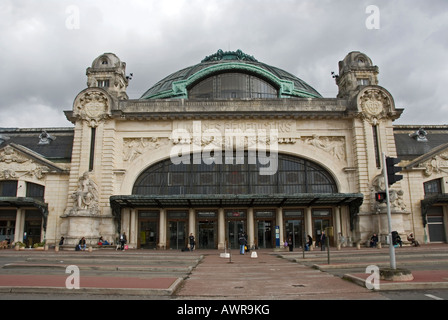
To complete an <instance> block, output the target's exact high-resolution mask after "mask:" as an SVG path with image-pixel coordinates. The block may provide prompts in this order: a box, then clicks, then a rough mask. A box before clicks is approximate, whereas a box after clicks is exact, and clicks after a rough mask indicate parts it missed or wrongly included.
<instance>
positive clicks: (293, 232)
mask: <svg viewBox="0 0 448 320" xmlns="http://www.w3.org/2000/svg"><path fill="white" fill-rule="evenodd" d="M302 228H303V220H287V221H286V228H285V231H286V233H285V238H286V240H288V238H289V237H292V243H293V247H294V248H299V247H301V246H302V245H303V231H302Z"/></svg>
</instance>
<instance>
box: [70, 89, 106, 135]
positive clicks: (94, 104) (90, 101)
mask: <svg viewBox="0 0 448 320" xmlns="http://www.w3.org/2000/svg"><path fill="white" fill-rule="evenodd" d="M109 108H110V107H109V99H108V97H107V95H106V94H105V93H103V92H101V91H94V90H91V91H87V92H85V93H83V94H82V95H81V96H79V97H78V98H77V99H76V101H75V104H74V110H73V111H74V114H75V115H76V116H78V117H79V118H80V119H82V120H84V121H87V122H88V123H89V126H90V127H92V128H96V127H97V126H98V124H99V123H100V122H101V121H105V120H106V119H108V118H109V117H110V112H109Z"/></svg>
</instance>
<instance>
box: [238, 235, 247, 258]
mask: <svg viewBox="0 0 448 320" xmlns="http://www.w3.org/2000/svg"><path fill="white" fill-rule="evenodd" d="M238 244H239V245H240V254H244V251H245V247H246V245H247V238H246V234H245V233H244V232H241V233H240V234H239V235H238Z"/></svg>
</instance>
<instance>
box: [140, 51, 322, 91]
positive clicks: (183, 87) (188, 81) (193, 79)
mask: <svg viewBox="0 0 448 320" xmlns="http://www.w3.org/2000/svg"><path fill="white" fill-rule="evenodd" d="M231 73H232V74H244V75H248V76H251V77H253V78H256V79H255V80H259V81H262V82H263V83H266V85H267V86H270V87H272V90H275V95H276V97H277V98H289V97H298V98H322V96H321V95H320V94H319V92H317V91H316V90H315V89H314V88H313V87H311V86H310V85H309V84H307V83H306V82H305V81H303V80H301V79H299V78H297V77H296V76H294V75H292V74H291V73H289V72H286V71H284V70H282V69H279V68H276V67H272V66H269V65H267V64H265V63H262V62H259V61H257V60H256V59H255V58H254V57H253V56H249V55H247V54H245V53H243V52H242V51H241V50H237V51H228V52H223V51H222V50H218V52H217V53H215V54H212V55H210V56H207V57H206V58H205V59H203V60H202V61H201V63H199V64H196V65H194V66H191V67H188V68H185V69H182V70H179V71H177V72H175V73H173V74H171V75H169V76H167V77H166V78H164V79H162V80H161V81H159V82H158V83H156V84H155V85H154V86H153V87H151V88H150V89H149V90H147V91H146V92H145V93H144V94H143V95H142V97H141V98H140V99H142V100H146V99H173V98H174V99H176V98H177V99H188V98H189V90H190V89H192V88H193V87H194V86H196V85H197V84H199V83H201V81H204V80H206V79H208V78H211V77H213V76H216V75H220V74H231ZM250 81H252V80H250ZM248 83H249V80H248ZM251 83H252V82H251ZM251 97H252V96H251Z"/></svg>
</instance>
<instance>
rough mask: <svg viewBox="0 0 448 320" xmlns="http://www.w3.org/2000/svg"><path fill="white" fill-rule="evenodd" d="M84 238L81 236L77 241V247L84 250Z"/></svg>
mask: <svg viewBox="0 0 448 320" xmlns="http://www.w3.org/2000/svg"><path fill="white" fill-rule="evenodd" d="M86 246H87V245H86V238H84V237H82V238H81V240H79V242H78V248H79V250H82V251H85V250H86Z"/></svg>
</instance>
